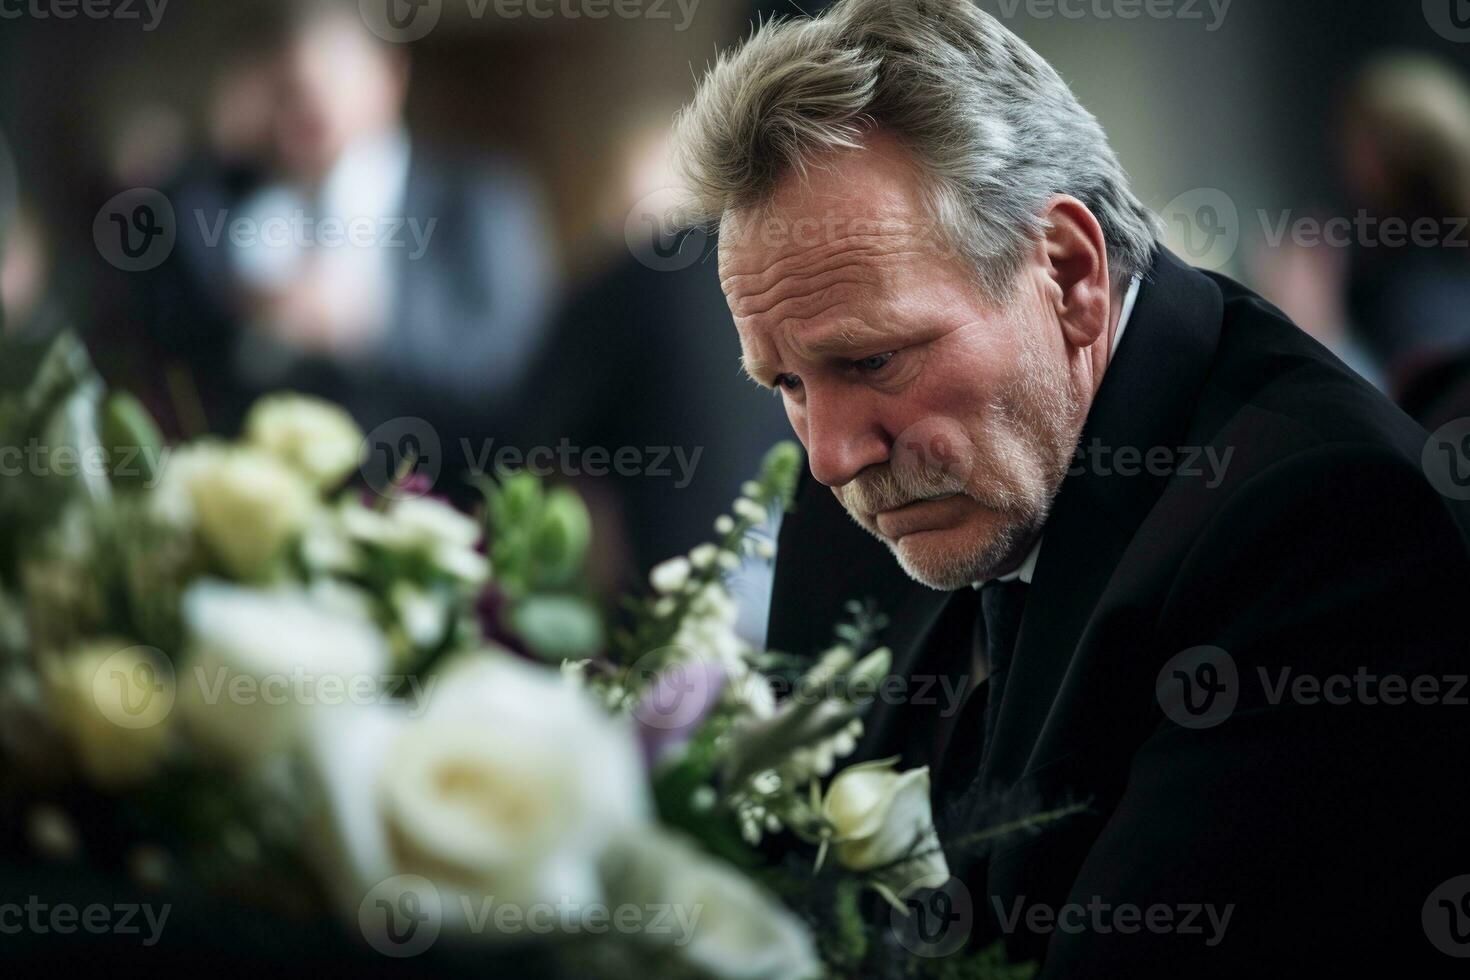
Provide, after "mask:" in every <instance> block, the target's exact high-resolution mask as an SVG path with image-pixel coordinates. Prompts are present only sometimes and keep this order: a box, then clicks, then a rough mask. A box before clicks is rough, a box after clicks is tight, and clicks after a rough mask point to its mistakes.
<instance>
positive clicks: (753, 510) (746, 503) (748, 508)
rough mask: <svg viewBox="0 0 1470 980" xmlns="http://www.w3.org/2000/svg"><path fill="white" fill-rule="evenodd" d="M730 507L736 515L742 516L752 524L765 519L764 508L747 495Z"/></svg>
mask: <svg viewBox="0 0 1470 980" xmlns="http://www.w3.org/2000/svg"><path fill="white" fill-rule="evenodd" d="M731 509H732V510H734V511H735V516H736V517H741V518H744V519H745V520H747V521H749V522H750V523H752V524H760V523H762V522H763V521H765V519H766V510H765V508H764V507H762V506H761V505H760V504H758V503H756V502H755V501H754V500H751V499H750V498H749V497H741V498H740V499H739V500H737V501H735V506H734V507H733V508H731Z"/></svg>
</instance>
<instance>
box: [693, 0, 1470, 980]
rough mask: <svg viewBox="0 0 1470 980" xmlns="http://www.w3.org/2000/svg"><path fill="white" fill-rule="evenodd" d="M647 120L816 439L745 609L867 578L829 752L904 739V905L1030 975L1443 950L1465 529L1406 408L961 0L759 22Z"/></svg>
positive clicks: (1459, 919) (795, 605)
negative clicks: (928, 869) (916, 771)
mask: <svg viewBox="0 0 1470 980" xmlns="http://www.w3.org/2000/svg"><path fill="white" fill-rule="evenodd" d="M676 136H677V149H678V153H679V157H680V160H681V161H682V164H683V167H684V171H685V174H686V176H687V178H688V184H689V186H690V188H691V190H692V192H693V197H694V202H695V205H696V210H697V212H698V213H699V216H700V217H701V218H702V220H704V221H707V222H709V223H711V224H715V225H717V226H718V228H719V232H720V273H721V280H722V283H723V287H724V290H725V293H726V296H727V299H728V301H729V305H730V309H731V311H732V313H733V315H734V321H735V326H736V329H737V331H738V333H739V336H740V341H741V344H742V348H743V352H744V358H745V365H746V368H747V370H748V372H749V374H750V375H751V377H752V378H753V379H754V380H755V381H757V382H758V383H760V384H761V385H762V386H765V387H768V388H770V389H773V390H774V391H775V393H776V396H777V397H779V398H780V399H781V400H782V402H783V403H784V405H785V408H786V412H787V415H788V417H789V419H790V421H791V425H792V427H793V428H794V429H795V431H796V434H797V436H798V437H799V438H800V440H801V442H802V444H803V445H804V446H805V448H806V451H807V456H808V461H809V467H810V479H808V480H806V481H805V483H804V486H803V487H802V489H801V491H800V493H799V497H798V501H797V506H796V509H795V511H794V513H793V514H792V515H790V516H789V517H788V518H787V521H786V523H785V526H784V527H783V528H782V531H781V536H780V546H779V547H780V550H779V558H778V564H777V572H776V586H775V596H774V600H773V608H772V612H771V634H770V641H771V644H772V646H774V647H777V648H781V649H786V650H791V651H795V652H814V651H816V650H818V649H819V648H820V647H821V646H822V645H823V644H825V643H826V642H827V641H828V639H829V636H830V629H831V625H832V623H833V622H834V621H836V620H838V619H840V618H841V616H842V613H841V606H842V603H843V602H845V601H846V600H849V599H853V598H862V597H865V596H873V597H875V598H877V599H878V600H879V602H880V603H881V604H882V605H883V606H884V607H885V609H886V611H887V612H888V614H889V615H890V617H891V625H890V627H889V629H888V633H887V635H886V637H885V639H886V640H887V642H888V643H889V644H890V646H891V647H892V649H893V651H894V654H895V664H894V672H895V677H894V678H890V680H892V681H896V682H897V683H895V684H890V685H885V686H884V688H883V690H884V692H885V696H884V697H883V698H881V699H880V703H879V704H877V705H876V706H875V708H874V710H873V713H872V714H871V715H870V721H869V731H868V736H867V739H866V744H865V745H864V746H863V747H862V748H861V749H860V754H861V755H864V756H867V757H876V756H886V755H901V756H902V757H903V764H904V766H905V767H913V766H928V767H929V768H930V770H931V774H932V778H933V788H934V796H935V803H936V814H937V819H938V822H939V829H940V832H941V837H942V839H943V840H944V841H945V846H946V851H947V854H948V858H949V864H950V867H951V869H952V871H953V872H954V874H955V877H956V879H957V880H956V881H953V882H951V884H950V885H949V886H946V891H945V895H946V899H945V901H944V902H942V903H939V904H938V905H936V907H935V909H933V910H930V911H937V912H941V913H943V916H944V918H942V919H940V920H934V919H933V917H932V916H928V917H927V921H928V922H929V923H930V924H933V922H935V921H938V922H939V923H940V924H941V925H943V924H944V923H945V922H946V921H955V922H963V923H965V924H966V926H968V923H970V922H971V921H973V928H970V929H969V930H968V932H967V936H968V938H969V939H970V940H971V942H972V943H973V944H983V943H988V942H990V941H992V940H994V939H1004V941H1005V942H1006V944H1007V946H1008V948H1009V950H1010V953H1011V955H1012V956H1013V957H1016V958H1028V959H1039V960H1041V961H1042V962H1043V964H1044V975H1046V976H1061V977H1070V976H1101V977H1137V976H1145V975H1147V976H1154V975H1159V976H1169V977H1194V976H1206V975H1208V976H1216V975H1219V976H1237V977H1239V976H1261V975H1268V976H1277V975H1302V973H1301V971H1303V970H1307V969H1311V970H1313V971H1314V972H1315V971H1318V970H1324V969H1329V968H1330V967H1331V966H1332V965H1334V964H1340V963H1352V964H1356V965H1363V964H1366V963H1369V962H1382V963H1393V964H1395V965H1397V966H1399V967H1400V968H1404V967H1405V966H1406V965H1407V964H1411V963H1412V964H1415V966H1414V967H1413V969H1411V970H1410V972H1414V971H1418V972H1414V975H1423V974H1424V973H1425V972H1432V971H1435V970H1438V971H1440V972H1443V971H1445V970H1446V969H1448V968H1451V967H1454V966H1455V965H1456V963H1455V960H1454V958H1453V957H1454V956H1455V955H1460V956H1464V955H1470V897H1467V894H1470V877H1466V878H1460V877H1459V876H1465V875H1470V859H1467V855H1466V843H1465V841H1466V838H1467V837H1470V835H1466V834H1465V833H1464V831H1463V828H1462V827H1460V826H1459V824H1460V822H1461V820H1460V811H1458V810H1457V809H1456V808H1455V807H1453V806H1452V805H1450V804H1449V803H1448V799H1449V798H1453V799H1455V800H1459V799H1460V798H1462V797H1463V795H1464V793H1463V790H1464V781H1465V774H1464V770H1463V767H1462V766H1461V765H1459V759H1460V758H1461V755H1462V753H1463V750H1464V749H1463V747H1464V746H1465V745H1466V744H1467V741H1466V725H1465V718H1466V717H1467V715H1470V708H1467V707H1465V706H1464V701H1465V697H1466V694H1467V693H1470V692H1467V691H1466V690H1464V689H1462V688H1461V686H1460V685H1462V684H1463V682H1464V677H1463V675H1464V674H1465V673H1466V658H1465V656H1464V650H1465V646H1466V644H1465V640H1464V633H1463V629H1462V626H1461V624H1462V620H1461V618H1460V617H1461V612H1460V611H1462V610H1464V609H1466V608H1470V605H1467V602H1466V600H1467V598H1470V595H1467V583H1470V557H1467V548H1466V543H1465V537H1464V533H1463V528H1464V526H1465V524H1464V517H1463V513H1462V511H1461V509H1460V505H1459V504H1458V502H1457V501H1455V500H1452V499H1450V498H1451V497H1454V496H1457V489H1458V488H1457V487H1456V485H1455V484H1454V482H1453V481H1451V480H1447V479H1445V478H1444V477H1445V475H1446V472H1445V471H1443V470H1442V468H1441V463H1440V461H1438V460H1437V459H1436V458H1434V454H1425V452H1424V450H1425V442H1426V439H1425V433H1424V431H1423V430H1422V429H1420V428H1419V427H1417V426H1416V425H1415V424H1414V423H1413V422H1412V421H1411V420H1410V419H1409V418H1408V417H1406V416H1405V415H1403V414H1402V413H1400V412H1399V411H1398V410H1397V409H1396V408H1394V407H1393V406H1392V405H1391V404H1389V402H1387V401H1386V400H1385V399H1384V398H1383V397H1381V396H1380V395H1379V394H1378V393H1377V392H1376V391H1374V390H1373V389H1372V388H1371V387H1370V386H1368V385H1367V384H1365V383H1364V382H1362V381H1361V380H1360V379H1359V378H1357V377H1356V376H1355V375H1354V374H1353V373H1352V372H1351V371H1350V370H1348V369H1347V368H1345V367H1344V366H1343V365H1342V364H1341V363H1340V362H1339V361H1337V360H1336V359H1335V358H1334V357H1333V356H1332V355H1331V354H1329V353H1328V352H1327V351H1326V350H1325V349H1324V348H1323V347H1321V346H1320V345H1319V344H1317V343H1316V342H1315V341H1313V340H1311V339H1310V338H1309V337H1307V336H1306V335H1305V334H1303V333H1302V332H1301V331H1299V330H1298V329H1297V328H1296V327H1295V326H1293V325H1292V324H1291V323H1290V322H1288V321H1287V320H1286V319H1285V318H1284V317H1283V316H1282V315H1281V314H1280V313H1279V312H1278V311H1277V310H1275V309H1274V308H1272V307H1271V306H1269V305H1268V304H1266V303H1265V302H1263V301H1262V300H1261V299H1259V298H1258V297H1256V296H1255V295H1253V294H1252V293H1250V292H1249V291H1248V290H1246V289H1245V288H1243V287H1242V286H1240V285H1238V284H1237V283H1234V282H1232V281H1230V280H1229V279H1226V278H1224V277H1223V276H1218V275H1213V274H1208V273H1204V272H1200V271H1197V270H1195V269H1191V268H1189V267H1187V266H1186V265H1184V264H1182V263H1181V262H1180V261H1179V260H1178V259H1176V258H1175V257H1174V256H1173V255H1171V254H1170V253H1169V252H1168V251H1167V250H1166V249H1164V248H1163V247H1162V246H1161V245H1160V244H1159V243H1158V241H1157V238H1156V236H1157V233H1158V226H1157V223H1156V220H1155V218H1154V217H1153V216H1152V215H1151V214H1150V213H1149V212H1148V211H1147V210H1146V209H1145V208H1144V207H1143V205H1142V204H1141V203H1140V202H1139V200H1138V198H1137V197H1136V196H1135V195H1134V194H1133V192H1132V191H1131V190H1130V189H1129V186H1128V182H1127V178H1126V176H1125V174H1124V172H1123V170H1122V168H1121V167H1120V165H1119V163H1118V161H1117V158H1116V157H1115V156H1114V154H1113V151H1112V150H1111V149H1110V147H1109V145H1108V141H1107V138H1106V136H1105V135H1104V133H1103V131H1102V129H1101V128H1100V126H1099V125H1098V123H1097V121H1096V120H1095V119H1094V118H1093V117H1092V116H1091V115H1089V114H1088V113H1087V112H1086V111H1085V110H1084V109H1083V108H1082V107H1081V106H1080V105H1079V104H1078V102H1077V100H1076V99H1075V98H1074V97H1073V95H1072V94H1071V92H1069V91H1068V89H1067V87H1066V85H1065V84H1064V83H1063V82H1062V80H1061V79H1060V78H1059V77H1058V75H1057V73H1056V72H1055V71H1054V70H1053V69H1052V68H1051V67H1050V66H1049V65H1047V64H1046V62H1045V61H1043V60H1042V59H1041V58H1040V57H1039V56H1038V55H1037V54H1036V53H1035V52H1034V51H1032V50H1031V49H1030V48H1029V47H1027V46H1026V45H1025V44H1024V43H1023V42H1022V41H1021V40H1020V39H1018V38H1017V37H1016V36H1015V35H1013V34H1012V33H1010V32H1009V31H1007V30H1006V29H1005V28H1004V27H1002V26H1001V25H1000V24H999V23H998V22H997V21H996V20H994V19H993V18H991V17H989V16H987V15H986V14H984V13H982V12H980V11H978V10H977V9H975V8H974V7H973V6H972V5H971V4H970V3H968V2H965V0H843V2H840V3H838V4H837V5H836V6H835V7H833V8H832V9H831V10H830V11H829V12H827V13H826V14H825V15H823V16H821V17H819V18H816V19H802V20H794V21H788V22H781V23H774V24H767V25H765V26H764V27H763V28H762V29H761V30H759V31H758V32H757V33H755V34H754V35H753V36H752V37H751V38H750V40H749V41H748V42H746V43H745V44H744V45H743V46H742V47H741V48H740V49H738V50H737V51H735V52H734V53H731V54H729V55H727V56H725V57H722V58H721V59H720V60H719V62H718V63H717V64H716V65H715V67H714V68H713V69H712V70H711V71H710V72H709V74H708V75H707V77H706V78H705V79H704V81H703V83H702V84H701V86H700V88H699V91H698V93H697V95H696V97H695V99H694V101H693V103H692V104H691V105H690V106H689V107H688V108H687V109H686V110H685V111H684V112H683V113H682V114H681V116H680V118H679V120H678V123H677V133H676ZM1421 460H1422V461H1423V462H1422V463H1421ZM1452 472H1454V473H1458V472H1459V470H1458V469H1454V470H1453V471H1452ZM1458 496H1464V494H1463V493H1461V494H1458ZM894 691H903V692H905V695H906V696H905V697H902V698H894V697H890V696H888V694H889V693H891V692H894ZM1077 802H1081V803H1085V804H1086V810H1085V812H1083V813H1082V814H1080V815H1074V816H1072V817H1070V818H1068V819H1066V820H1063V821H1060V822H1058V823H1055V824H1053V825H1050V826H1049V827H1048V829H1047V830H1046V832H1042V833H1037V834H1019V835H1011V836H1006V837H1002V838H1001V839H1000V840H999V841H998V842H997V843H996V844H995V846H993V847H991V848H990V849H989V850H988V852H982V851H979V850H977V849H976V848H974V847H971V846H967V845H966V843H965V842H964V841H963V840H962V839H961V838H963V837H964V836H965V835H966V834H972V833H973V832H974V831H978V830H983V829H984V828H985V827H986V826H988V825H990V824H992V823H994V822H995V821H996V820H997V819H1000V818H1001V817H1010V816H1014V815H1015V814H1016V812H1017V808H1019V809H1020V810H1021V811H1022V812H1048V811H1051V810H1054V809H1056V808H1057V807H1060V806H1062V805H1063V804H1068V803H1077ZM931 896H932V893H931ZM921 917H922V910H921ZM930 951H933V950H932V949H931V950H930ZM1420 961H1423V965H1422V966H1421V965H1419V964H1420Z"/></svg>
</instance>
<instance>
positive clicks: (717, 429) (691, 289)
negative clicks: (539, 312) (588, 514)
mask: <svg viewBox="0 0 1470 980" xmlns="http://www.w3.org/2000/svg"><path fill="white" fill-rule="evenodd" d="M671 114H672V110H671V111H670V115H671ZM635 129H636V130H638V132H639V133H641V135H630V137H629V138H628V139H627V140H625V141H624V143H625V145H626V146H627V147H628V151H627V153H626V154H625V161H624V163H623V167H622V170H623V172H622V174H621V179H614V180H613V181H610V190H609V192H608V193H607V194H606V195H605V199H604V201H603V203H602V206H601V208H600V211H601V213H602V215H603V224H604V226H605V229H606V238H607V248H606V252H607V258H606V259H605V261H604V262H603V264H602V267H601V268H600V269H599V270H598V271H596V272H595V273H594V274H593V275H592V276H591V277H590V278H589V279H588V280H587V281H586V282H585V283H584V284H583V285H582V286H581V287H580V288H579V289H578V290H577V291H576V292H574V293H573V295H572V297H571V298H570V300H569V302H568V303H567V305H566V306H565V307H564V308H563V309H562V311H561V313H560V315H559V316H558V318H557V327H556V329H555V331H554V334H555V341H554V343H553V346H551V347H550V348H549V349H548V351H547V352H546V355H545V357H544V358H543V361H542V364H541V369H540V370H539V371H538V381H537V382H536V384H535V385H534V386H533V387H534V388H535V390H536V391H537V392H538V393H539V394H538V397H539V399H540V401H541V404H542V406H543V408H544V410H545V415H544V416H543V418H542V424H541V426H540V429H539V433H538V436H537V439H538V440H540V441H541V442H544V443H547V444H552V445H555V444H556V443H557V442H558V441H559V440H562V439H566V440H568V441H569V442H570V443H571V445H573V446H579V447H584V448H585V447H602V448H605V449H606V450H607V451H608V452H609V453H616V452H617V450H618V449H620V448H625V447H627V448H632V449H637V450H638V451H639V453H640V458H641V460H642V464H643V465H641V466H639V467H632V468H627V469H626V471H625V472H623V473H620V472H618V471H617V470H616V469H610V471H609V472H608V474H607V476H606V477H605V478H596V479H592V480H585V481H582V482H581V483H579V489H581V490H582V491H583V493H584V495H586V496H587V497H588V499H589V501H590V502H591V504H592V506H593V508H594V510H595V511H597V513H598V519H599V522H600V524H599V526H600V527H601V528H603V529H604V531H603V545H604V549H605V550H604V553H603V555H602V560H603V562H604V564H605V566H606V567H604V568H603V569H602V577H603V578H604V579H605V580H606V581H607V582H608V583H609V584H617V585H621V586H627V585H629V584H631V583H632V582H633V580H634V579H636V578H639V577H641V576H642V575H643V574H646V573H647V572H648V570H649V569H651V568H652V567H653V565H655V564H657V563H658V562H660V561H663V560H664V559H666V558H670V557H673V556H674V555H677V554H680V553H682V552H684V551H687V550H689V549H690V548H692V547H694V546H695V545H697V544H699V543H701V542H703V541H707V540H710V539H711V538H712V537H713V536H714V531H713V529H712V527H711V521H712V520H713V515H716V514H721V513H725V512H727V511H728V510H729V508H730V505H731V503H732V501H733V500H734V499H735V497H736V496H738V495H739V494H740V487H741V484H742V482H743V481H745V480H746V479H749V478H750V476H751V475H752V474H753V473H755V472H756V471H757V469H758V468H759V466H760V461H761V458H762V457H763V456H764V454H765V452H766V451H767V450H768V449H770V447H771V446H772V445H773V444H775V443H776V442H778V441H780V440H781V439H784V438H787V436H788V434H789V432H788V429H787V427H786V418H785V413H784V411H782V409H781V405H780V403H779V402H777V401H776V400H775V399H773V398H771V397H770V396H769V395H767V394H765V393H764V392H761V391H760V390H759V389H758V388H756V386H755V385H753V384H751V383H750V381H749V380H748V379H746V378H745V377H744V375H743V373H742V371H741V370H740V344H739V341H738V339H737V338H736V337H735V336H734V335H733V334H731V333H730V331H728V330H724V329H721V328H723V327H725V326H728V324H729V320H730V311H729V308H728V307H727V306H726V305H725V299H724V294H723V293H722V292H721V290H720V283H719V272H718V268H717V265H716V261H715V255H714V243H713V241H711V240H709V239H707V238H706V237H705V236H704V235H702V234H698V233H696V234H693V235H690V234H687V233H686V232H681V231H680V230H679V229H675V228H671V227H664V226H662V225H661V224H660V222H659V221H658V219H657V218H656V217H655V215H656V214H657V213H658V212H659V210H660V206H659V204H660V201H662V200H664V198H665V197H666V195H667V194H668V193H671V192H674V191H673V188H674V183H675V178H674V176H673V175H672V173H671V172H670V170H669V168H668V165H667V164H668V160H667V139H668V120H667V117H665V118H662V119H658V120H656V121H655V122H653V123H651V124H649V125H648V126H646V127H642V128H641V129H640V128H638V127H635ZM659 456H662V462H661V463H658V462H657V458H658V457H659ZM761 566H762V567H755V565H754V564H752V566H751V567H749V568H747V569H746V570H745V574H744V575H743V576H742V578H741V579H740V580H739V581H738V582H737V583H736V584H735V586H734V591H735V592H736V593H737V598H739V599H741V600H742V602H741V607H742V609H743V610H748V611H749V620H748V622H746V623H745V624H744V627H745V631H746V635H747V636H751V637H755V636H757V635H759V634H761V633H763V631H764V625H765V624H764V619H765V613H766V601H767V598H768V595H767V590H768V589H769V580H768V576H767V575H763V568H764V563H761Z"/></svg>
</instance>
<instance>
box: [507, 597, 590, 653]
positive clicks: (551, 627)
mask: <svg viewBox="0 0 1470 980" xmlns="http://www.w3.org/2000/svg"><path fill="white" fill-rule="evenodd" d="M510 622H511V628H512V629H514V630H515V631H516V634H517V635H518V636H519V637H520V638H521V639H522V640H523V641H525V643H526V645H527V646H528V647H530V648H531V651H532V652H533V653H535V654H536V655H537V656H539V657H542V658H544V659H546V660H549V661H551V662H553V663H558V662H560V661H562V660H573V659H578V658H582V657H589V656H592V655H593V654H595V653H597V652H598V651H599V650H600V649H601V648H602V636H603V632H602V617H601V616H600V615H598V612H597V608H596V607H595V606H594V605H592V603H590V602H588V601H587V600H585V599H581V598H578V597H577V596H567V595H533V596H527V597H526V598H524V599H522V600H521V601H520V602H518V603H516V605H515V606H514V608H513V609H512V611H511V614H510Z"/></svg>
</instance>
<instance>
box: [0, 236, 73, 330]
mask: <svg viewBox="0 0 1470 980" xmlns="http://www.w3.org/2000/svg"><path fill="white" fill-rule="evenodd" d="M50 268H51V258H50V253H49V250H48V248H47V244H46V239H45V236H44V235H43V234H42V233H41V226H40V224H39V223H38V222H37V221H36V218H35V215H34V213H33V212H32V211H31V210H30V209H29V208H24V207H23V208H19V209H17V210H16V211H15V213H14V216H13V217H11V218H10V219H9V220H8V221H0V322H3V323H4V324H5V332H6V333H9V334H25V335H36V334H43V333H46V332H48V331H49V330H51V329H53V328H54V327H55V326H56V325H57V324H58V323H59V322H60V320H61V314H60V312H59V310H58V309H57V307H56V303H55V302H54V298H53V297H52V296H51V295H50V292H49V288H48V282H49V275H50Z"/></svg>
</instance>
